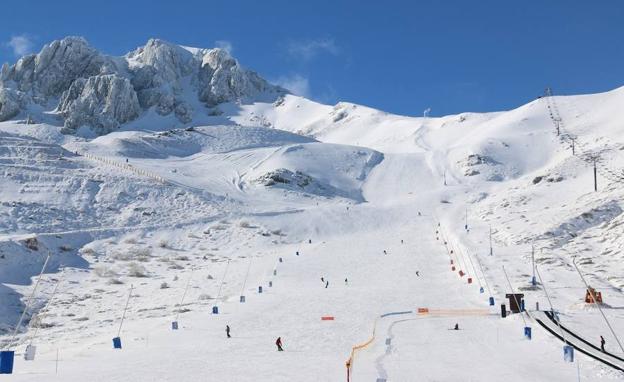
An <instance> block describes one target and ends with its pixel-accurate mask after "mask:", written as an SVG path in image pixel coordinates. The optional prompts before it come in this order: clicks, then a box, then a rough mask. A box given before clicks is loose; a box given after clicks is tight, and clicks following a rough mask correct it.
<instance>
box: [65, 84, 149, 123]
mask: <svg viewBox="0 0 624 382" xmlns="http://www.w3.org/2000/svg"><path fill="white" fill-rule="evenodd" d="M58 111H59V112H60V113H61V115H62V116H63V117H64V118H65V130H66V132H75V131H76V129H77V128H79V127H80V126H83V125H87V126H90V127H91V128H92V129H93V130H94V132H95V133H96V134H98V135H102V134H107V133H109V132H111V131H113V130H114V129H116V128H118V127H119V125H120V124H122V123H125V122H129V121H132V120H133V119H135V118H137V117H138V116H139V114H140V112H141V107H140V106H139V100H138V99H137V95H136V92H135V91H134V88H133V87H132V84H131V83H130V80H128V79H127V78H122V77H120V76H118V75H116V74H106V75H98V76H93V77H89V78H88V79H84V78H79V79H77V80H76V81H74V82H73V83H72V85H71V86H70V88H69V89H68V90H67V91H65V92H64V93H63V96H62V97H61V100H60V102H59V107H58Z"/></svg>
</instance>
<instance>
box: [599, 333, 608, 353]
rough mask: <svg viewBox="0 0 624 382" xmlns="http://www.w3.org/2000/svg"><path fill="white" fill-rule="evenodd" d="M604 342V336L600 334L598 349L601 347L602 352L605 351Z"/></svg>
mask: <svg viewBox="0 0 624 382" xmlns="http://www.w3.org/2000/svg"><path fill="white" fill-rule="evenodd" d="M606 343H607V342H606V341H605V339H604V337H603V336H600V349H601V350H602V351H603V352H606V350H605V348H604V347H605V344H606Z"/></svg>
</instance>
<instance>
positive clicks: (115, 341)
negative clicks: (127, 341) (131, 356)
mask: <svg viewBox="0 0 624 382" xmlns="http://www.w3.org/2000/svg"><path fill="white" fill-rule="evenodd" d="M113 348H114V349H121V338H120V337H115V338H113Z"/></svg>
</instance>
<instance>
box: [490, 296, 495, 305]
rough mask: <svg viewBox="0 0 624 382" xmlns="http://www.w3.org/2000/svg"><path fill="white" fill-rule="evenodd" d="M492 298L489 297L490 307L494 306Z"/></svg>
mask: <svg viewBox="0 0 624 382" xmlns="http://www.w3.org/2000/svg"><path fill="white" fill-rule="evenodd" d="M494 305H495V304H494V297H490V306H494Z"/></svg>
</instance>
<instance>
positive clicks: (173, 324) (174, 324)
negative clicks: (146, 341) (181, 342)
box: [171, 321, 178, 330]
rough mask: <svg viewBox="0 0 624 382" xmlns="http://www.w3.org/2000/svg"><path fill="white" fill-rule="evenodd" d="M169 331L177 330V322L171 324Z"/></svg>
mask: <svg viewBox="0 0 624 382" xmlns="http://www.w3.org/2000/svg"><path fill="white" fill-rule="evenodd" d="M171 330H178V321H172V322H171Z"/></svg>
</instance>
